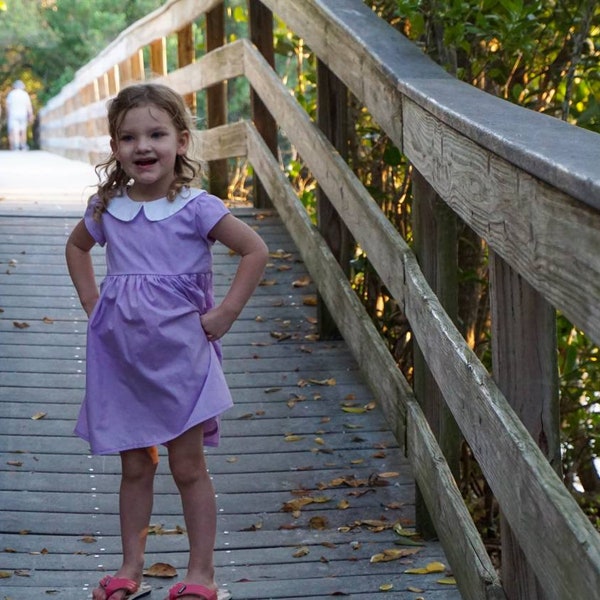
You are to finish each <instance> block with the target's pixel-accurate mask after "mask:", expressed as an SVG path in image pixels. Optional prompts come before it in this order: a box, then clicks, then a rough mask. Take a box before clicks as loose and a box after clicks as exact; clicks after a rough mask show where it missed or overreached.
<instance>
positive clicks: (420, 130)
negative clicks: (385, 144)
mask: <svg viewBox="0 0 600 600" xmlns="http://www.w3.org/2000/svg"><path fill="white" fill-rule="evenodd" d="M404 117H405V120H406V125H405V134H404V140H405V152H406V153H407V155H409V156H410V159H411V161H412V162H413V163H414V164H415V166H416V167H417V168H418V169H419V171H420V172H421V173H422V174H423V176H424V177H426V178H427V180H428V181H429V183H430V184H431V185H432V186H433V187H434V188H435V190H436V191H437V192H438V194H439V195H440V196H441V197H442V198H443V199H444V200H445V201H446V202H447V203H448V204H449V205H450V206H451V207H452V209H453V210H454V211H455V212H456V213H457V214H458V215H459V216H460V217H461V218H462V219H463V220H464V221H465V222H466V223H467V224H468V225H469V226H470V227H471V228H472V229H473V230H474V231H475V232H476V233H477V234H478V235H480V236H481V237H482V238H484V239H485V240H486V242H487V243H488V244H489V245H490V247H492V248H493V249H494V251H495V252H497V253H498V254H499V255H500V256H501V257H502V258H503V259H504V260H505V261H506V262H507V263H508V264H509V265H511V266H512V267H513V268H514V269H515V270H516V271H517V272H518V273H520V274H521V276H522V277H524V278H525V279H526V280H527V281H528V282H529V283H530V284H531V285H532V286H533V287H534V288H535V289H537V290H538V291H539V292H540V293H541V294H542V295H543V296H544V297H545V298H546V299H547V300H548V301H549V302H550V303H551V304H552V305H553V306H554V307H555V308H557V309H558V310H561V311H562V312H564V314H565V315H566V316H567V317H568V318H569V319H570V320H571V321H573V322H574V323H575V324H576V325H578V326H579V327H580V328H582V329H583V330H584V331H585V332H586V334H588V335H589V336H590V337H591V338H592V339H593V340H595V341H596V343H600V305H599V304H598V302H596V301H595V298H598V297H599V296H600V253H598V251H597V249H598V245H599V244H600V234H599V232H600V212H599V211H598V210H595V209H592V208H590V207H588V206H586V205H584V204H582V203H581V202H577V201H574V200H573V199H572V198H570V197H569V196H567V195H566V194H564V193H563V192H560V191H558V190H555V189H552V188H551V187H549V186H548V185H547V184H545V183H543V182H542V181H540V180H537V179H535V178H533V177H532V176H531V175H529V174H527V173H524V172H522V171H520V170H518V169H517V168H516V167H514V166H512V165H511V164H510V163H509V162H508V161H507V160H504V159H502V158H498V157H495V156H493V155H490V154H489V152H487V151H486V150H485V149H484V148H481V147H480V146H479V145H478V144H476V143H475V142H472V141H470V140H468V139H467V138H466V137H465V136H463V135H460V134H459V133H457V132H456V131H455V130H454V129H452V128H451V127H448V126H446V125H443V124H441V123H440V122H439V121H437V120H436V119H435V118H434V117H433V116H432V115H430V114H429V113H427V112H425V111H424V110H423V109H422V108H420V107H418V106H417V105H416V104H414V103H413V102H409V101H406V102H405V105H404ZM599 146H600V144H599ZM442 149H443V150H442ZM440 161H441V162H442V163H443V164H444V168H443V169H440V168H439V164H440ZM574 265H576V267H574Z"/></svg>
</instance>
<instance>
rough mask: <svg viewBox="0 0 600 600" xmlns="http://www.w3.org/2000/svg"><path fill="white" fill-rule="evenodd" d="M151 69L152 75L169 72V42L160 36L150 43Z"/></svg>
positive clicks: (160, 75) (161, 74)
mask: <svg viewBox="0 0 600 600" xmlns="http://www.w3.org/2000/svg"><path fill="white" fill-rule="evenodd" d="M150 71H151V73H152V77H162V76H163V75H166V74H167V42H166V40H165V38H159V39H157V40H154V41H153V42H152V43H151V44H150Z"/></svg>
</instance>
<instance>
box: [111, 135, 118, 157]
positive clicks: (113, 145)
mask: <svg viewBox="0 0 600 600" xmlns="http://www.w3.org/2000/svg"><path fill="white" fill-rule="evenodd" d="M110 149H111V150H112V153H113V154H114V155H115V158H119V157H118V152H119V145H118V144H117V142H115V140H113V139H112V138H111V140H110Z"/></svg>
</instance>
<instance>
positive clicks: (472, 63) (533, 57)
mask: <svg viewBox="0 0 600 600" xmlns="http://www.w3.org/2000/svg"><path fill="white" fill-rule="evenodd" d="M376 4H377V5H378V8H379V9H380V10H383V9H382V6H385V7H386V8H387V11H388V13H390V18H392V19H394V20H395V21H396V24H397V26H398V27H399V28H400V29H401V30H402V31H403V32H404V33H405V34H406V35H407V36H409V37H410V38H411V39H413V40H415V41H416V42H417V43H419V44H420V45H422V47H423V48H424V49H425V50H426V51H427V53H428V54H430V55H431V56H432V58H434V59H435V60H437V61H438V62H439V63H440V64H442V65H444V66H445V67H446V68H447V69H448V70H449V71H451V72H452V73H454V74H455V75H456V76H457V77H458V78H460V79H463V80H464V81H467V82H469V83H472V84H473V85H475V86H477V87H480V88H481V89H484V90H486V91H488V92H491V93H493V94H495V95H497V96H500V97H503V98H505V99H507V100H510V101H511V102H516V103H518V104H520V105H522V106H525V107H527V108H531V109H532V110H536V111H540V112H546V113H548V114H551V115H553V116H556V117H558V118H562V119H565V120H570V121H571V122H573V123H576V124H578V125H579V126H581V127H586V128H589V129H592V130H595V131H600V127H599V122H600V108H599V106H598V101H597V99H598V98H599V97H600V75H599V71H598V61H599V59H600V5H599V4H598V3H597V2H596V1H595V0H584V1H583V2H582V1H579V0H565V1H563V2H557V1H555V0H451V1H445V2H441V1H436V0H429V1H422V0H395V2H394V6H393V7H391V6H390V2H378V3H376Z"/></svg>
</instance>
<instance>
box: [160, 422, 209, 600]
mask: <svg viewBox="0 0 600 600" xmlns="http://www.w3.org/2000/svg"><path fill="white" fill-rule="evenodd" d="M168 449H169V465H170V467H171V473H172V474H173V478H174V479H175V483H176V484H177V487H178V489H179V493H180V494H181V502H182V505H183V515H184V518H185V525H186V529H187V533H188V538H189V544H190V558H189V562H188V571H187V575H186V577H185V579H184V582H185V583H196V584H200V585H204V586H206V587H207V588H209V589H216V585H215V570H214V564H213V551H214V546H215V538H216V533H217V507H216V501H215V493H214V489H213V485H212V481H211V480H210V476H209V474H208V470H207V468H206V461H205V458H204V447H203V431H202V425H199V426H197V427H193V428H192V429H190V430H188V431H186V432H185V433H184V434H183V435H181V436H180V437H178V438H176V439H175V440H173V441H172V442H169V444H168ZM185 597H186V596H182V598H185Z"/></svg>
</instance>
